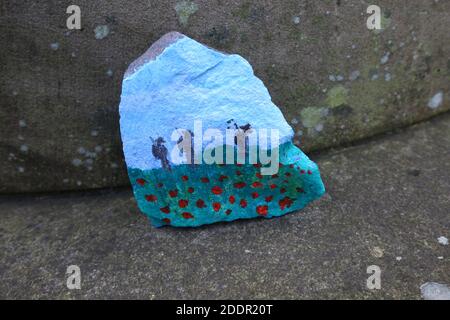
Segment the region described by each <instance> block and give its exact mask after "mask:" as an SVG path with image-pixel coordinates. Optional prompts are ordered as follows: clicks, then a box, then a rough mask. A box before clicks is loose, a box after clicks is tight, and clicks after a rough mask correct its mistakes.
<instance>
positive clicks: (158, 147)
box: [150, 137, 170, 171]
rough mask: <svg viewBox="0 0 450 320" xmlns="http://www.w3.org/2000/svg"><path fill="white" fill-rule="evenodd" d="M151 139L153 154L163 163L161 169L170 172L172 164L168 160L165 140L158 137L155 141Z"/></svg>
mask: <svg viewBox="0 0 450 320" xmlns="http://www.w3.org/2000/svg"><path fill="white" fill-rule="evenodd" d="M150 139H151V140H152V142H153V144H152V154H153V156H154V157H155V158H156V159H158V160H160V161H161V167H162V168H163V169H167V170H169V171H170V164H169V160H168V159H167V153H168V151H167V148H166V146H165V145H164V143H166V141H164V138H162V137H158V138H156V140H154V139H153V138H152V137H150Z"/></svg>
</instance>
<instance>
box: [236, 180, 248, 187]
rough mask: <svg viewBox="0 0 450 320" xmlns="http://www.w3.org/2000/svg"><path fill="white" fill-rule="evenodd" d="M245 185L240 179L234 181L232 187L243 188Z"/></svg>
mask: <svg viewBox="0 0 450 320" xmlns="http://www.w3.org/2000/svg"><path fill="white" fill-rule="evenodd" d="M245 186H246V184H245V182H242V181H240V182H236V183H235V184H234V187H235V188H237V189H242V188H244V187H245Z"/></svg>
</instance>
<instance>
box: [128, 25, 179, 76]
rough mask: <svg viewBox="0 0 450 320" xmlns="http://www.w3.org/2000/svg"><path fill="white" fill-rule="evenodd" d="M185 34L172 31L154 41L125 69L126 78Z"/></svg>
mask: <svg viewBox="0 0 450 320" xmlns="http://www.w3.org/2000/svg"><path fill="white" fill-rule="evenodd" d="M184 37H185V35H183V34H181V33H179V32H177V31H171V32H169V33H166V34H165V35H163V36H162V37H161V38H159V39H158V40H157V41H156V42H154V43H153V44H152V45H151V46H150V48H148V49H147V51H145V53H144V54H142V55H141V56H140V57H139V58H137V59H136V60H134V61H133V62H132V63H131V64H130V65H129V66H128V69H127V71H125V75H124V78H128V77H129V76H131V75H132V74H133V73H135V72H136V71H138V69H139V68H140V67H141V66H142V65H144V64H146V63H147V62H149V61H151V60H155V59H156V57H157V56H159V55H160V54H161V53H162V52H163V51H164V49H165V48H167V47H168V46H170V45H171V44H173V43H175V42H177V41H178V40H179V39H182V38H184Z"/></svg>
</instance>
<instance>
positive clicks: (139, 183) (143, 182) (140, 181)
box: [136, 178, 147, 186]
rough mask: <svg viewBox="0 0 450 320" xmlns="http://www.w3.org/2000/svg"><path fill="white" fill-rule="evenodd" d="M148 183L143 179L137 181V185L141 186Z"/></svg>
mask: <svg viewBox="0 0 450 320" xmlns="http://www.w3.org/2000/svg"><path fill="white" fill-rule="evenodd" d="M146 182H147V181H145V180H144V179H142V178H139V179H136V183H137V184H138V185H140V186H143V185H144V184H145V183H146Z"/></svg>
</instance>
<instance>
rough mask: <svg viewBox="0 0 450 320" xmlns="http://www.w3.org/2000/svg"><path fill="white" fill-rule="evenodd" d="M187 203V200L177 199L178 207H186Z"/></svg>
mask: <svg viewBox="0 0 450 320" xmlns="http://www.w3.org/2000/svg"><path fill="white" fill-rule="evenodd" d="M188 204H189V201H187V200H185V199H180V200H178V205H179V206H180V208H186V207H187V205H188Z"/></svg>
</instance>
